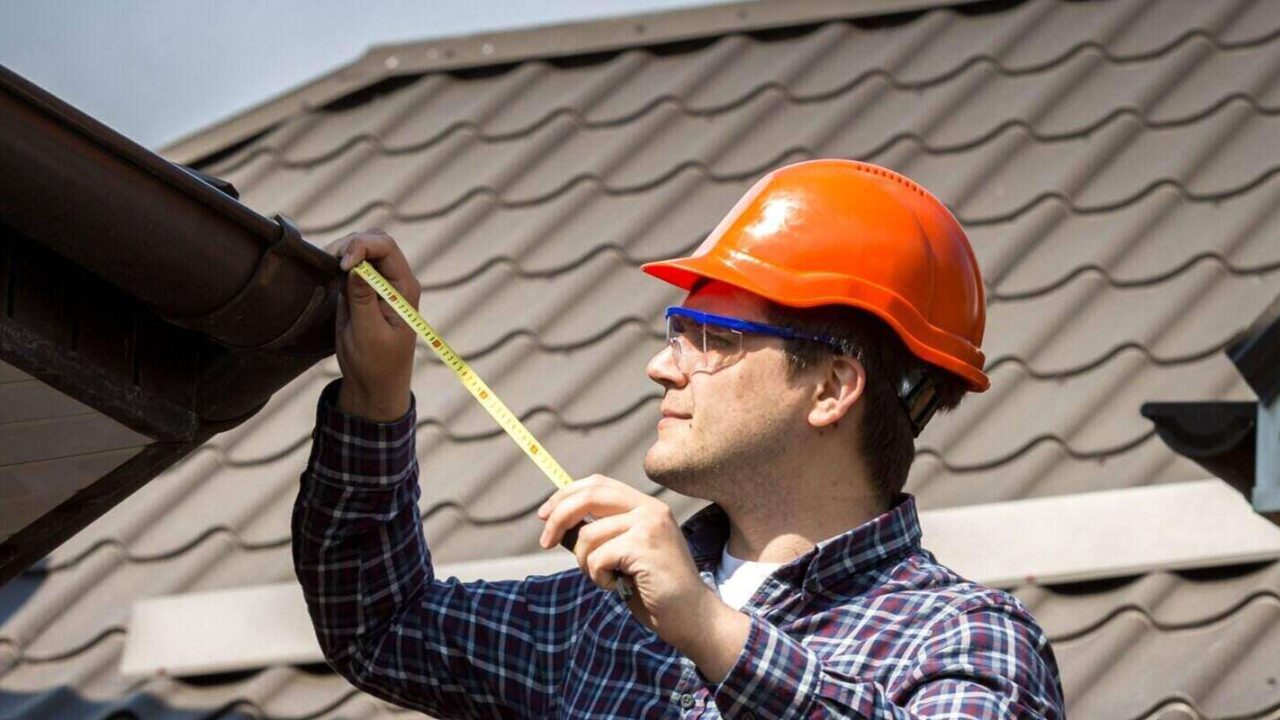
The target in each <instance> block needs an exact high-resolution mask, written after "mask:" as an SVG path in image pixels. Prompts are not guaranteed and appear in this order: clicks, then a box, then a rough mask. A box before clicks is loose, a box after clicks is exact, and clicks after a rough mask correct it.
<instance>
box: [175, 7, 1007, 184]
mask: <svg viewBox="0 0 1280 720" xmlns="http://www.w3.org/2000/svg"><path fill="white" fill-rule="evenodd" d="M983 1H984V0H857V2H844V1H842V0H787V2H773V1H771V0H743V1H741V2H725V3H718V4H712V5H705V6H698V7H684V8H678V9H674V10H663V11H657V12H649V13H641V14H633V15H622V16H615V17H605V18H597V19H594V20H586V21H578V22H567V23H557V24H548V25H539V26H534V27H527V28H521V29H515V30H506V31H500V32H491V33H478V34H472V35H464V36H453V37H444V38H431V39H427V40H421V41H416V42H410V43H400V44H385V45H374V46H372V47H370V48H369V50H368V51H366V52H365V54H364V55H362V56H361V57H360V58H358V59H356V60H355V61H353V62H351V63H348V64H347V65H345V66H342V67H339V68H337V69H336V70H333V71H331V72H329V73H328V74H326V75H323V76H321V77H319V78H316V79H314V80H311V81H310V82H306V83H303V84H300V85H297V86H295V87H293V88H292V89H290V90H287V91H285V92H284V93H282V94H280V95H278V96H276V97H274V98H271V99H269V100H266V101H264V102H263V103H260V104H258V105H256V106H254V107H251V108H249V109H247V110H244V111H241V112H239V113H235V114H234V115H232V116H230V117H228V118H226V119H224V120H222V121H219V122H215V123H214V124H212V125H210V126H207V127H203V128H200V129H198V130H195V131H193V132H191V133H189V134H187V135H186V136H184V137H182V138H179V139H178V140H176V141H174V142H172V143H170V144H168V145H166V146H165V147H164V148H162V149H161V150H160V154H162V155H164V156H165V157H167V158H170V159H171V160H174V161H175V162H181V163H184V164H191V163H194V162H198V161H199V160H201V159H202V158H206V157H208V156H210V155H212V154H215V153H217V152H220V151H222V150H223V149H225V148H227V147H229V146H233V145H236V144H238V143H240V142H243V141H245V140H246V139H249V138H252V137H254V136H257V135H259V134H260V133H262V132H264V131H266V130H268V129H270V128H272V127H274V126H275V125H276V124H278V123H279V122H280V121H281V120H283V119H285V118H287V117H289V116H291V115H293V114H294V113H295V112H297V111H298V110H301V109H305V108H307V107H317V106H320V105H324V104H327V103H329V102H332V101H334V100H337V99H338V98H341V97H344V96H346V95H349V94H351V93H353V92H356V91H358V90H361V89H364V88H367V87H370V86H372V85H374V84H376V83H379V82H382V81H384V80H388V79H391V78H394V77H398V76H403V75H407V74H417V73H423V72H429V71H433V70H461V69H466V68H479V67H486V66H492V65H501V64H505V63H511V62H520V61H527V60H533V59H539V58H548V57H568V56H575V55H586V54H591V53H598V52H609V51H617V50H622V49H627V48H635V47H645V46H652V45H660V44H665V43H671V42H679V41H683V40H694V39H698V38H705V37H713V36H716V35H723V34H727V33H730V32H750V31H757V30H768V29H776V28H783V27H792V26H797V25H805V24H810V23H815V22H821V21H824V20H832V19H835V18H860V17H872V16H877V15H901V14H906V13H912V12H917V11H921V10H927V9H932V8H936V7H946V6H957V5H969V4H975V3H978V2H983Z"/></svg>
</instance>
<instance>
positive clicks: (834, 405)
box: [809, 355, 867, 428]
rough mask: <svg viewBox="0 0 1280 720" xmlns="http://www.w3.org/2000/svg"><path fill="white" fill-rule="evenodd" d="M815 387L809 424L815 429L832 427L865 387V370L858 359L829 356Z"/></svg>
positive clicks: (849, 409) (846, 356) (847, 411)
mask: <svg viewBox="0 0 1280 720" xmlns="http://www.w3.org/2000/svg"><path fill="white" fill-rule="evenodd" d="M825 365H826V366H825V367H824V368H823V372H822V374H821V375H820V376H819V377H818V381H819V382H820V384H817V385H815V386H814V390H813V407H812V408H811V409H810V410H809V424H810V425H812V426H814V427H816V428H821V427H827V426H829V425H834V424H835V423H837V422H839V421H840V420H841V419H843V418H844V417H845V416H846V415H848V414H849V412H850V411H851V410H852V409H853V406H854V404H855V403H857V402H858V399H859V398H861V397H862V393H863V392H865V391H866V388H867V370H866V368H864V367H863V366H862V362H861V361H859V360H858V359H857V358H854V357H850V356H848V355H832V356H830V360H829V364H825Z"/></svg>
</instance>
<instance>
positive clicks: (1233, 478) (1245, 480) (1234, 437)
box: [1141, 402, 1258, 498]
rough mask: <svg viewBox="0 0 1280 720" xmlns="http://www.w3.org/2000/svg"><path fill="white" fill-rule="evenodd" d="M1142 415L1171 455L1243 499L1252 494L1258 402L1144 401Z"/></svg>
mask: <svg viewBox="0 0 1280 720" xmlns="http://www.w3.org/2000/svg"><path fill="white" fill-rule="evenodd" d="M1141 412H1142V416H1143V417H1145V418H1148V419H1149V420H1151V421H1152V422H1153V423H1155V426H1156V434H1157V435H1159V436H1160V439H1161V440H1163V441H1164V443H1165V444H1166V445H1168V446H1169V448H1170V449H1172V450H1173V451H1174V452H1176V453H1178V454H1179V455H1182V456H1184V457H1187V458H1190V459H1191V460H1194V461H1195V462H1196V463H1197V464H1198V465H1200V467H1202V468H1204V469H1205V470H1207V471H1208V472H1209V473H1210V474H1212V475H1215V476H1217V477H1219V478H1222V479H1223V480H1225V481H1227V483H1229V484H1230V485H1231V486H1232V487H1234V488H1236V489H1237V490H1239V491H1240V492H1241V493H1242V494H1243V495H1244V496H1245V497H1246V498H1249V497H1250V496H1251V495H1252V493H1253V475H1254V441H1255V432H1256V427H1257V421H1258V405H1257V403H1252V402H1147V403H1143V404H1142V409H1141Z"/></svg>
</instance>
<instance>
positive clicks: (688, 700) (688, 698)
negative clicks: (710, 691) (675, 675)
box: [680, 693, 693, 710]
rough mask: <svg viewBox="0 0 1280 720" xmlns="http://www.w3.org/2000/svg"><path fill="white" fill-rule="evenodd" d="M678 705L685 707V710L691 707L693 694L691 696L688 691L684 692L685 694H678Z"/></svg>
mask: <svg viewBox="0 0 1280 720" xmlns="http://www.w3.org/2000/svg"><path fill="white" fill-rule="evenodd" d="M680 707H682V708H684V709H686V710H688V709H689V708H691V707H693V696H692V695H690V694H689V693H685V694H683V695H681V696H680Z"/></svg>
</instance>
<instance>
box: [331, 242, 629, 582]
mask: <svg viewBox="0 0 1280 720" xmlns="http://www.w3.org/2000/svg"><path fill="white" fill-rule="evenodd" d="M351 272H353V273H356V274H357V275H359V276H360V277H362V278H364V281H365V282H367V283H369V287H371V288H373V289H374V291H375V292H377V293H378V295H379V296H381V297H382V299H383V300H386V301H387V304H388V305H390V306H391V307H392V308H393V309H394V310H395V311H396V313H397V314H398V315H400V317H401V318H403V319H404V321H405V322H406V323H408V324H409V327H411V328H413V330H414V332H416V333H418V337H420V338H422V339H423V341H424V342H426V343H427V347H429V348H431V349H432V350H434V351H435V353H436V355H437V356H439V357H440V359H441V360H442V361H443V362H444V364H445V366H446V367H448V368H449V369H451V370H453V374H454V375H456V376H457V378H458V381H459V382H461V383H462V385H463V387H465V388H466V389H467V390H468V391H469V392H470V393H471V394H472V395H473V396H475V399H476V400H477V401H478V402H479V403H480V405H481V406H482V407H483V408H484V409H485V411H486V412H488V413H489V415H491V416H492V417H493V419H494V420H495V421H496V422H497V423H498V426H499V427H501V428H502V429H503V430H505V431H506V432H507V434H508V435H510V436H511V439H512V440H514V441H515V443H516V444H517V445H519V446H520V449H521V450H524V453H525V454H526V455H528V456H529V459H530V460H533V464H534V465H537V466H538V469H540V470H542V472H543V474H545V475H546V476H547V478H548V479H550V480H551V482H552V483H554V484H555V485H556V487H561V488H562V487H564V486H565V485H568V484H569V483H571V482H573V476H572V475H570V474H569V473H568V472H566V471H565V469H564V468H563V467H561V466H560V463H558V462H556V459H555V458H553V457H551V453H549V452H547V449H546V448H545V447H543V446H542V443H540V442H538V439H537V438H535V437H534V436H533V433H531V432H529V428H527V427H525V426H524V423H522V422H520V418H518V417H516V415H515V413H513V412H511V409H510V408H508V407H507V405H506V403H504V402H502V400H500V399H499V398H498V396H497V395H496V394H494V392H493V390H490V389H489V386H488V385H486V384H485V382H484V380H481V379H480V376H479V375H476V373H475V371H474V370H472V369H471V366H470V365H468V364H467V361H465V360H463V359H462V358H461V357H459V356H458V353H456V352H454V350H453V348H452V347H450V346H449V343H447V342H445V341H444V338H442V337H440V333H438V332H436V331H435V328H433V327H431V325H430V324H429V323H428V322H427V321H426V320H424V319H422V316H421V315H419V314H418V311H417V310H416V309H414V307H413V306H412V305H410V304H409V303H408V301H406V300H405V299H404V298H403V297H401V296H400V293H399V291H398V290H396V288H395V286H394V285H392V284H391V283H389V282H387V279H386V278H384V277H382V273H379V272H378V271H377V270H374V269H373V266H372V265H370V264H369V261H368V260H362V261H360V264H359V265H356V266H355V267H354V268H352V269H351ZM580 527H582V526H581V525H579V526H578V527H575V528H572V529H571V530H569V531H568V532H566V533H565V534H564V538H563V539H562V540H561V542H560V544H561V545H563V546H565V547H566V548H567V549H568V550H570V551H572V550H573V546H574V544H576V542H577V540H578V528H580ZM615 590H617V592H618V595H619V596H621V597H622V599H623V600H625V599H627V598H628V597H630V596H631V593H632V587H631V584H630V582H629V581H628V580H627V578H626V576H625V575H622V574H619V575H618V576H617V585H616V587H615Z"/></svg>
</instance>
